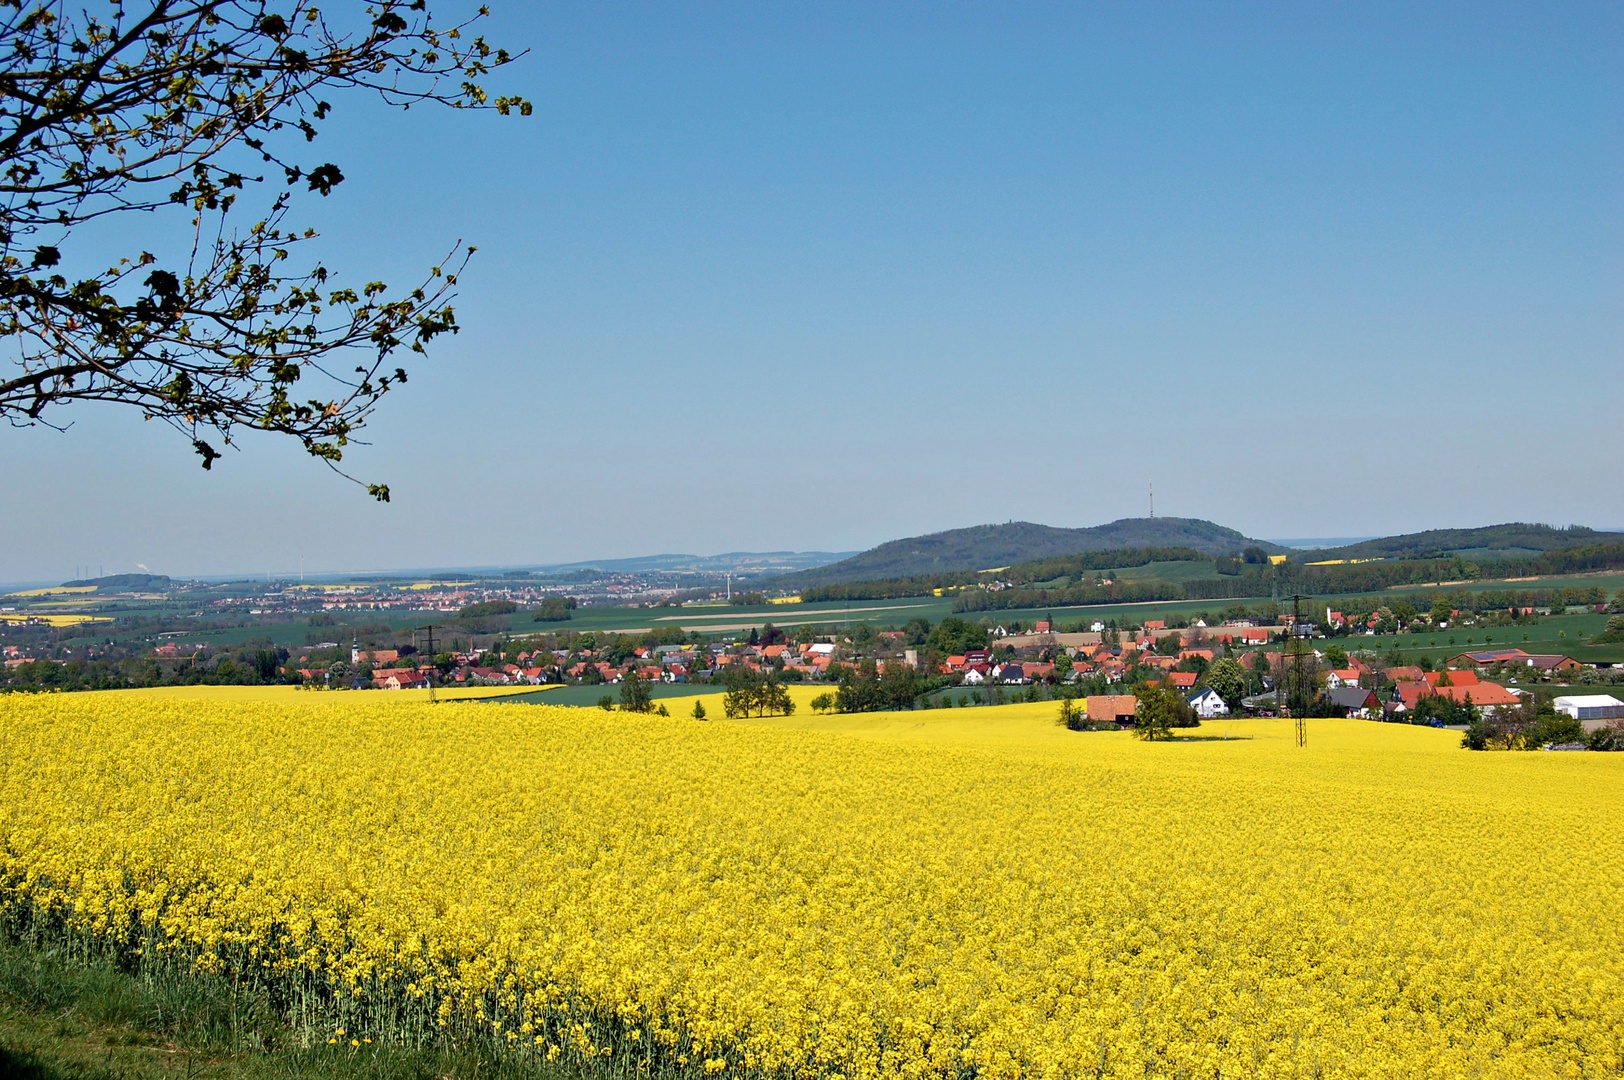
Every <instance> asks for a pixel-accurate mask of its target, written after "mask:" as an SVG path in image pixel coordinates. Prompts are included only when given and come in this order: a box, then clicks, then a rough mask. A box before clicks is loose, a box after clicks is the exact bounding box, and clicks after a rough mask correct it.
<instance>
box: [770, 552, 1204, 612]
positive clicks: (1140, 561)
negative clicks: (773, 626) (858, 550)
mask: <svg viewBox="0 0 1624 1080" xmlns="http://www.w3.org/2000/svg"><path fill="white" fill-rule="evenodd" d="M1208 558H1209V557H1208V556H1206V555H1203V554H1201V552H1199V551H1196V550H1195V549H1194V548H1188V547H1147V548H1113V549H1111V550H1109V551H1088V552H1083V553H1082V554H1079V555H1061V556H1056V557H1054V558H1049V559H1034V560H1032V561H1031V562H1024V563H1017V564H1016V565H1014V566H1011V567H1009V568H1008V569H1006V570H1001V571H999V572H998V574H997V580H999V581H1007V582H1009V583H1010V584H1011V585H1015V586H1020V585H1025V584H1030V583H1032V582H1038V581H1053V580H1055V579H1056V578H1062V577H1076V576H1077V575H1078V574H1087V573H1093V572H1095V571H1099V570H1116V569H1122V568H1126V567H1130V566H1145V565H1146V564H1148V563H1153V562H1206V561H1208ZM987 579H988V575H987V574H986V573H985V572H982V571H976V570H958V571H951V572H948V573H941V574H915V575H912V576H910V577H900V578H885V579H882V580H879V581H858V582H853V583H851V584H848V585H818V586H815V587H813V588H810V589H803V590H802V591H801V599H802V600H804V601H806V602H808V603H815V602H817V601H820V600H895V599H899V598H902V597H908V596H930V595H933V594H934V593H935V591H936V590H937V589H958V588H964V587H965V586H970V585H979V584H982V583H984V582H986V581H987Z"/></svg>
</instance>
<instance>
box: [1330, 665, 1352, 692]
mask: <svg viewBox="0 0 1624 1080" xmlns="http://www.w3.org/2000/svg"><path fill="white" fill-rule="evenodd" d="M1358 685H1359V670H1358V669H1357V668H1345V669H1343V670H1341V671H1338V670H1336V669H1335V668H1333V669H1332V670H1331V671H1330V672H1328V673H1327V674H1326V676H1325V686H1326V688H1327V689H1330V690H1338V689H1341V688H1342V687H1344V686H1358Z"/></svg>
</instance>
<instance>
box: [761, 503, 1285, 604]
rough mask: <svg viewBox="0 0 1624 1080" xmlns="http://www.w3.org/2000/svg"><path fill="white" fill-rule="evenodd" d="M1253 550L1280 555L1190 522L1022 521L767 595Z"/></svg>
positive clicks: (934, 540)
mask: <svg viewBox="0 0 1624 1080" xmlns="http://www.w3.org/2000/svg"><path fill="white" fill-rule="evenodd" d="M1252 545H1256V546H1257V547H1260V548H1262V549H1263V550H1265V551H1267V552H1269V553H1270V554H1284V553H1285V551H1286V549H1285V548H1283V547H1280V546H1279V545H1278V544H1271V543H1269V542H1268V541H1266V540H1253V539H1251V538H1250V537H1248V536H1246V535H1245V534H1244V533H1240V532H1236V531H1235V530H1234V529H1226V528H1224V527H1223V526H1222V525H1214V524H1213V523H1212V522H1210V521H1202V520H1200V519H1198V518H1123V519H1122V520H1120V521H1113V522H1111V523H1110V524H1109V525H1096V526H1094V527H1092V528H1087V529H1060V528H1055V527H1054V526H1052V525H1036V524H1033V523H1032V522H1030V521H1012V522H1009V523H1008V524H1005V525H976V526H974V527H972V528H968V529H949V530H948V531H947V532H939V533H931V534H930V535H929V536H914V537H909V538H908V539H906V540H892V541H890V542H889V543H885V544H881V545H880V546H879V547H876V548H870V549H869V550H868V551H865V552H862V553H861V554H858V555H854V556H852V557H851V558H849V559H842V560H841V561H840V562H835V563H830V564H829V565H828V566H821V567H817V568H815V569H811V570H804V571H801V572H800V573H795V574H787V575H785V576H784V577H781V578H776V579H774V580H773V581H772V582H771V583H770V584H771V585H772V586H773V587H774V588H786V589H802V588H810V587H811V586H814V585H843V584H847V583H849V582H855V581H876V580H880V579H883V578H898V577H908V576H911V575H915V574H942V573H951V572H954V571H962V570H989V569H991V568H993V567H995V566H1010V565H1013V564H1015V563H1022V562H1031V561H1032V560H1034V559H1047V558H1054V557H1056V556H1061V555H1080V554H1082V553H1083V552H1087V551H1107V550H1110V549H1113V548H1135V547H1189V548H1194V549H1195V550H1196V551H1199V552H1202V553H1203V554H1207V555H1234V554H1236V553H1238V552H1240V551H1241V549H1243V548H1246V547H1250V546H1252Z"/></svg>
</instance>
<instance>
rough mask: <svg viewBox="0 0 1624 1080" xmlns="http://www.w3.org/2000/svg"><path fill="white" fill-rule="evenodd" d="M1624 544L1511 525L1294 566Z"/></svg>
mask: <svg viewBox="0 0 1624 1080" xmlns="http://www.w3.org/2000/svg"><path fill="white" fill-rule="evenodd" d="M1619 543H1624V533H1616V532H1597V531H1596V530H1595V529H1587V528H1585V527H1584V526H1582V525H1570V526H1568V527H1567V528H1566V529H1553V528H1552V527H1551V526H1549V525H1529V524H1526V523H1523V522H1512V523H1511V524H1508V525H1489V526H1485V527H1484V528H1481V529H1429V530H1428V531H1427V532H1418V533H1406V534H1404V535H1403V536H1383V537H1379V538H1377V539H1375V540H1365V541H1362V542H1361V543H1357V544H1348V545H1346V546H1344V547H1338V548H1322V549H1320V550H1318V551H1306V552H1301V553H1299V554H1296V555H1294V556H1293V558H1292V561H1293V562H1321V561H1326V560H1331V559H1439V558H1452V557H1454V556H1457V555H1459V556H1462V557H1465V558H1472V559H1485V558H1486V559H1492V558H1495V557H1497V556H1498V557H1509V556H1513V555H1538V554H1540V553H1542V552H1546V551H1560V550H1562V549H1563V548H1575V547H1586V546H1589V545H1591V544H1619Z"/></svg>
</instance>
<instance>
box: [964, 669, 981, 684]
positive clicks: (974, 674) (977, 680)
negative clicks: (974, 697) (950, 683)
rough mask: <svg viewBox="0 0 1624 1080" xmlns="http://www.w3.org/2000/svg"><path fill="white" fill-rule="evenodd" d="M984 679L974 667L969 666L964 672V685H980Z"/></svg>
mask: <svg viewBox="0 0 1624 1080" xmlns="http://www.w3.org/2000/svg"><path fill="white" fill-rule="evenodd" d="M985 681H986V679H985V678H984V677H983V676H982V674H981V672H979V671H977V670H976V669H975V668H970V669H969V670H967V671H966V672H965V673H964V685H966V686H980V685H981V684H982V683H983V682H985Z"/></svg>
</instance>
